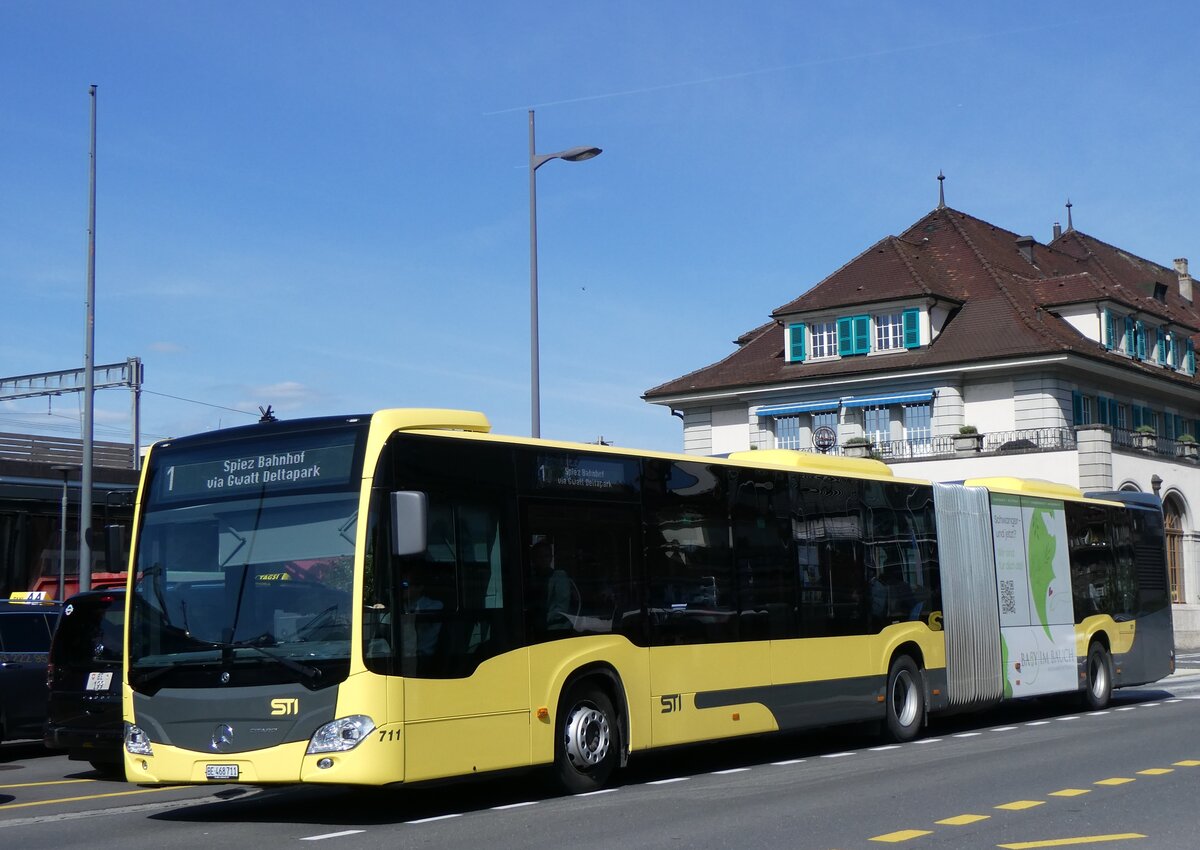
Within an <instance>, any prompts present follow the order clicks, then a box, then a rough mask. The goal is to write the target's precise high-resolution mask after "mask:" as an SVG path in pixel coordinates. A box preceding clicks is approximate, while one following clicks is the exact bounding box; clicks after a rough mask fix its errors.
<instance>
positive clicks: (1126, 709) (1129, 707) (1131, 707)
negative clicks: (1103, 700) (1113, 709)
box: [1117, 705, 1137, 711]
mask: <svg viewBox="0 0 1200 850" xmlns="http://www.w3.org/2000/svg"><path fill="white" fill-rule="evenodd" d="M1136 708H1137V706H1136V705H1127V706H1125V707H1124V708H1118V709H1117V711H1133V710H1134V709H1136Z"/></svg>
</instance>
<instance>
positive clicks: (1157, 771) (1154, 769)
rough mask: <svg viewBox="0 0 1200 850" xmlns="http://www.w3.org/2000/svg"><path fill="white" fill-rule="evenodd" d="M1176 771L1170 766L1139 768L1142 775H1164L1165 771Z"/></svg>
mask: <svg viewBox="0 0 1200 850" xmlns="http://www.w3.org/2000/svg"><path fill="white" fill-rule="evenodd" d="M1174 772H1175V771H1174V770H1172V769H1171V768H1169V767H1152V768H1150V769H1149V770H1139V771H1138V773H1139V774H1140V775H1142V776H1162V775H1163V774H1164V773H1174Z"/></svg>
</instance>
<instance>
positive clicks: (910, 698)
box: [884, 646, 929, 742]
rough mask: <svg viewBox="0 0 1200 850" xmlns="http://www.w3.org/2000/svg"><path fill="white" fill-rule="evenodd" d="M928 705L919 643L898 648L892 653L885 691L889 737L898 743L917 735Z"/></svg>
mask: <svg viewBox="0 0 1200 850" xmlns="http://www.w3.org/2000/svg"><path fill="white" fill-rule="evenodd" d="M928 705H929V701H928V699H927V698H926V684H925V668H924V663H923V661H922V658H921V652H920V649H919V648H918V647H916V646H902V647H899V648H898V649H897V650H896V651H895V652H894V653H893V654H892V661H891V664H890V665H889V666H888V675H887V687H886V690H885V691H884V712H885V719H884V729H885V732H886V734H887V737H888V738H889V739H891V740H893V741H898V742H905V741H911V740H913V739H914V738H916V737H917V736H918V735H919V734H920V733H921V729H922V728H923V727H924V725H925V720H926V712H927V709H928Z"/></svg>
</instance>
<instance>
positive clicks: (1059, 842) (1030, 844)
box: [996, 832, 1146, 850]
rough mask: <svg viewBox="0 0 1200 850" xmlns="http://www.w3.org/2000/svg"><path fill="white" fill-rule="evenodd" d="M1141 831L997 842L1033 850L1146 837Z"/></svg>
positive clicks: (1012, 849)
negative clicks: (1034, 849)
mask: <svg viewBox="0 0 1200 850" xmlns="http://www.w3.org/2000/svg"><path fill="white" fill-rule="evenodd" d="M1145 837H1146V836H1144V835H1142V834H1141V833H1140V832H1122V833H1119V834H1117V835H1081V836H1080V837H1079V838H1053V839H1050V840H1048V841H1022V842H1021V843H1019V844H997V845H996V846H997V847H1003V848H1004V850H1031V848H1034V847H1066V846H1067V845H1068V844H1099V843H1100V842H1102V841H1128V840H1129V839H1131V838H1145Z"/></svg>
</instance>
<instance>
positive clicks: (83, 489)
mask: <svg viewBox="0 0 1200 850" xmlns="http://www.w3.org/2000/svg"><path fill="white" fill-rule="evenodd" d="M88 93H89V94H90V95H91V98H92V145H91V155H90V157H89V166H88V250H87V329H86V332H85V334H84V335H85V337H86V340H85V342H84V347H83V373H84V377H83V380H84V385H83V469H82V481H81V483H80V493H79V589H80V590H91V589H92V437H93V431H94V427H93V422H92V416H93V412H94V410H95V404H96V379H95V375H94V374H93V371H92V361H93V359H94V355H95V351H96V87H95V86H91V87H90V88H89V89H88Z"/></svg>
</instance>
